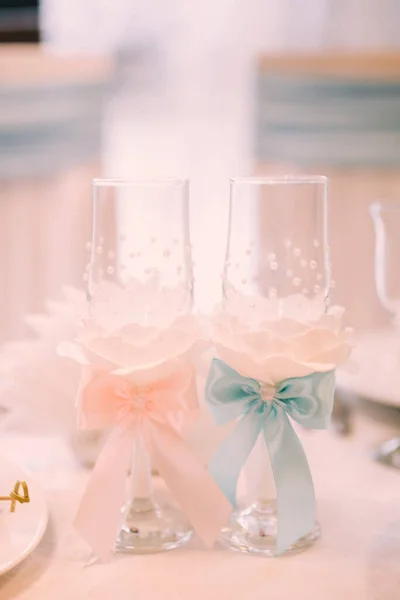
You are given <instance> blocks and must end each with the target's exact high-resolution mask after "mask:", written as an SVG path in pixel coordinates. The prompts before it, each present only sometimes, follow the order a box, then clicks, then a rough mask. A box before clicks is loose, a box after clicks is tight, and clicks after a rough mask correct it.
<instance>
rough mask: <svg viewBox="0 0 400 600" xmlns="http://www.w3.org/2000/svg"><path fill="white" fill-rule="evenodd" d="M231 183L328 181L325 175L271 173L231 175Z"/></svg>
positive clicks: (320, 182) (311, 182) (269, 183)
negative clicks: (263, 174) (249, 175)
mask: <svg viewBox="0 0 400 600" xmlns="http://www.w3.org/2000/svg"><path fill="white" fill-rule="evenodd" d="M229 181H230V184H231V185H233V184H235V183H239V184H249V185H277V184H287V185H296V184H307V183H308V184H313V183H315V184H317V183H318V184H324V185H326V184H327V183H328V177H326V176H325V175H271V176H260V177H231V178H230V180H229Z"/></svg>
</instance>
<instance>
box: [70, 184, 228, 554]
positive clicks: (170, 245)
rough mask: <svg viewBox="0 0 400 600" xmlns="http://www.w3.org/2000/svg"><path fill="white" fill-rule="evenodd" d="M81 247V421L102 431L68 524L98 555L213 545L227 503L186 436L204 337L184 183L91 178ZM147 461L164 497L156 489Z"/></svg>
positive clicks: (195, 408)
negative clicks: (88, 224) (84, 258)
mask: <svg viewBox="0 0 400 600" xmlns="http://www.w3.org/2000/svg"><path fill="white" fill-rule="evenodd" d="M90 253H91V258H90V262H89V264H88V266H87V271H86V275H85V279H86V280H87V303H88V312H87V315H86V317H85V318H84V319H83V325H82V328H81V331H80V334H79V336H78V341H77V344H76V347H75V358H76V359H77V360H79V361H80V362H81V363H82V365H83V374H82V382H81V386H80V390H79V392H78V400H77V403H78V411H79V424H80V426H81V427H82V428H84V429H96V430H98V429H106V430H107V431H108V432H109V434H108V438H107V441H106V443H105V446H104V448H103V450H102V451H101V453H100V456H99V458H98V460H97V463H96V465H95V467H94V470H93V473H92V475H91V478H90V480H89V483H88V486H87V488H86V490H85V492H84V494H83V497H82V500H81V503H80V506H79V509H78V514H77V517H76V521H75V526H76V528H77V529H78V531H79V532H80V533H81V535H82V536H83V537H84V538H85V539H86V541H87V542H88V543H89V544H90V545H91V547H92V549H93V552H94V554H95V555H96V556H98V557H100V558H101V559H103V560H107V559H108V558H109V557H110V554H111V552H112V550H114V549H115V550H117V551H120V552H131V553H152V552H159V551H162V550H170V549H173V548H177V547H178V546H180V545H182V544H185V543H186V542H187V541H188V540H189V539H190V537H191V535H192V532H193V530H195V531H196V532H197V534H198V535H199V536H200V537H201V538H202V540H203V541H204V543H205V544H206V545H208V546H211V545H212V544H213V543H214V541H215V539H216V538H217V537H218V532H219V529H220V527H221V525H222V523H223V522H224V520H226V518H227V516H228V514H229V503H228V501H227V500H226V499H225V497H224V496H223V495H222V494H221V492H220V490H219V488H218V486H217V485H216V483H215V482H214V480H213V479H212V477H211V476H210V475H209V474H208V473H207V471H206V470H205V469H204V465H203V464H202V462H201V461H200V460H199V459H198V458H197V456H196V455H195V454H194V453H193V452H192V451H191V449H190V447H189V446H188V444H187V443H186V441H185V433H186V431H187V429H188V428H189V426H190V425H191V424H192V423H193V422H194V419H195V417H196V416H197V414H198V413H197V411H198V405H197V397H196V387H195V372H194V360H195V358H196V353H197V348H198V345H199V339H200V338H201V335H200V328H199V323H198V320H197V319H196V317H195V316H194V315H192V312H191V311H192V304H193V274H192V258H191V245H190V238H189V199H188V183H187V182H186V181H184V180H182V181H181V180H172V181H157V180H156V181H143V182H135V181H116V180H107V179H100V180H95V181H94V183H93V225H92V239H91V242H90ZM152 467H153V468H154V469H155V470H156V471H157V473H158V474H159V475H160V476H161V478H162V479H163V480H164V482H165V484H166V486H167V488H168V491H169V494H170V498H171V500H170V501H169V502H161V501H160V500H159V499H157V494H156V496H155V495H154V494H153V486H152V477H151V469H152ZM128 472H129V473H130V476H129V477H128V478H127V473H128ZM158 487H160V486H158ZM159 497H160V496H158V498H159ZM164 497H165V494H164Z"/></svg>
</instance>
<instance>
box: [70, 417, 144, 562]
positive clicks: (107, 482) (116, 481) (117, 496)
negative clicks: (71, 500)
mask: <svg viewBox="0 0 400 600" xmlns="http://www.w3.org/2000/svg"><path fill="white" fill-rule="evenodd" d="M132 440H133V437H132V430H130V429H129V428H122V427H118V426H117V427H115V428H114V429H113V431H112V432H111V433H110V436H109V438H108V440H107V442H106V445H105V446H104V448H103V450H102V451H101V453H100V456H99V458H98V460H97V462H96V465H95V467H94V469H93V472H92V474H91V477H90V480H89V483H88V485H87V487H86V490H85V492H84V494H83V497H82V499H81V502H80V505H79V508H78V512H77V515H76V517H75V521H74V527H75V529H76V530H77V531H78V533H79V534H80V535H81V536H82V538H83V539H84V540H86V542H87V543H88V544H89V545H90V546H91V548H92V549H93V552H94V553H95V554H96V556H98V557H99V558H100V559H101V560H102V561H103V562H108V561H109V560H110V558H111V554H112V551H113V549H114V542H115V537H116V534H117V530H118V527H119V525H120V522H121V508H122V506H123V504H124V502H125V499H126V494H125V486H126V476H127V472H128V469H129V464H130V458H131V452H132V443H133V441H132Z"/></svg>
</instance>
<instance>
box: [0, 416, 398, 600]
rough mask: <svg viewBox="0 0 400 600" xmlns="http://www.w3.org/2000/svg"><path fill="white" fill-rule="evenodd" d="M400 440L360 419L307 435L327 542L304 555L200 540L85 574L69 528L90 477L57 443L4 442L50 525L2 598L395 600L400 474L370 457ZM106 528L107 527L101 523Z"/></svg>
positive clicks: (84, 553)
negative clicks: (206, 546) (31, 479)
mask: <svg viewBox="0 0 400 600" xmlns="http://www.w3.org/2000/svg"><path fill="white" fill-rule="evenodd" d="M391 433H394V431H393V432H391V431H389V429H388V428H387V427H386V426H383V425H380V424H376V423H372V422H371V421H369V420H368V419H367V418H366V417H363V416H357V421H356V427H355V431H354V434H353V435H352V436H350V437H347V438H337V437H334V436H333V435H332V434H330V433H327V432H308V433H305V434H303V442H304V445H305V447H306V450H307V452H308V456H309V461H310V464H311V467H312V471H313V473H314V480H315V487H316V493H317V500H318V517H319V521H320V523H321V527H322V537H321V539H320V540H319V541H318V543H317V544H316V545H315V546H314V547H312V548H311V549H309V550H307V551H306V552H304V553H303V554H299V555H296V556H289V557H282V558H279V559H263V558H258V557H253V556H246V555H241V554H236V553H233V552H229V551H227V550H222V549H216V550H214V551H210V552H207V551H205V550H203V549H202V548H201V547H200V544H199V543H198V542H197V540H193V541H192V543H191V545H190V546H188V547H186V548H182V549H180V550H176V551H173V552H170V553H164V554H156V555H147V556H128V555H119V556H117V557H116V558H115V559H114V560H113V562H112V563H110V564H108V565H99V564H98V565H94V566H90V567H86V568H85V567H84V562H85V560H86V559H87V558H88V548H87V547H86V546H85V544H84V543H83V542H81V540H80V539H79V538H78V536H77V535H76V534H75V533H74V531H73V530H72V528H71V521H72V519H73V515H74V511H75V509H76V506H77V502H78V499H79V495H80V493H81V491H82V489H83V486H84V485H85V482H86V481H87V477H88V473H87V472H85V471H83V470H82V469H81V468H80V467H78V466H77V463H76V459H75V458H74V456H73V455H72V454H71V451H70V449H69V446H68V445H67V444H66V443H65V441H63V440H62V439H60V438H55V437H40V438H38V437H30V436H26V435H24V436H20V435H7V436H3V437H2V439H1V440H0V452H2V453H7V455H8V456H9V457H11V458H13V459H14V460H16V461H18V462H19V463H21V464H23V465H24V466H26V467H27V468H29V469H30V470H31V471H32V472H33V473H34V474H35V475H36V476H37V477H38V479H39V480H40V481H41V483H42V485H43V487H44V488H45V490H46V491H47V494H48V502H49V507H50V513H51V517H50V523H49V527H48V530H47V532H46V535H45V537H44V539H43V541H42V543H41V544H40V545H39V547H38V548H37V550H36V551H35V552H34V553H33V555H32V556H31V557H30V558H29V559H28V560H26V561H25V562H24V563H23V564H22V565H20V567H18V568H17V569H15V570H14V571H12V572H10V573H8V574H7V575H5V576H4V577H3V578H1V579H0V598H1V600H10V599H20V600H34V599H35V600H36V599H37V600H39V599H40V600H70V599H71V600H72V599H73V600H81V599H82V600H83V599H85V600H86V599H92V598H93V599H98V600H106V599H107V600H109V599H110V598H115V600H117V599H118V600H128V599H129V600H131V599H132V600H178V599H179V600H181V599H182V600H183V599H185V598H188V599H190V600H223V599H225V598H226V599H228V598H229V600H236V599H240V598H246V599H248V600H289V599H292V598H293V600H320V599H321V600H322V599H324V600H398V599H399V597H400V472H397V471H394V470H391V469H389V468H385V467H383V466H381V465H379V464H377V463H374V462H372V461H371V460H370V458H369V454H368V452H369V451H370V450H371V448H372V447H373V446H374V445H375V444H376V443H379V442H381V441H383V440H385V439H386V438H387V437H389V436H390V435H391ZM99 526H100V524H99Z"/></svg>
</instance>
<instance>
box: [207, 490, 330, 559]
mask: <svg viewBox="0 0 400 600" xmlns="http://www.w3.org/2000/svg"><path fill="white" fill-rule="evenodd" d="M277 530H278V514H277V509H276V503H275V502H274V501H259V502H256V503H255V504H252V505H251V506H250V507H248V508H245V509H244V510H237V511H235V512H233V513H232V515H231V518H230V520H229V522H228V524H227V526H226V527H224V528H223V529H222V531H221V534H220V537H219V541H220V543H221V544H222V545H223V546H225V547H226V548H230V549H231V550H236V551H238V552H246V553H248V554H258V555H260V556H276V554H275V547H276V536H277ZM320 533H321V532H320V528H319V525H318V523H316V524H315V526H314V528H313V530H312V531H310V533H309V534H307V535H306V536H304V537H302V538H300V539H299V540H297V542H296V543H295V544H293V545H292V546H290V548H288V550H286V552H284V553H283V554H295V553H297V552H302V551H303V550H306V548H309V547H310V546H311V545H312V544H314V542H315V541H316V540H317V539H318V538H319V536H320Z"/></svg>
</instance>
